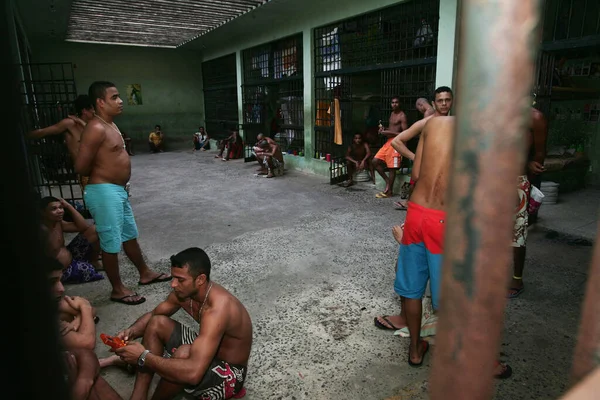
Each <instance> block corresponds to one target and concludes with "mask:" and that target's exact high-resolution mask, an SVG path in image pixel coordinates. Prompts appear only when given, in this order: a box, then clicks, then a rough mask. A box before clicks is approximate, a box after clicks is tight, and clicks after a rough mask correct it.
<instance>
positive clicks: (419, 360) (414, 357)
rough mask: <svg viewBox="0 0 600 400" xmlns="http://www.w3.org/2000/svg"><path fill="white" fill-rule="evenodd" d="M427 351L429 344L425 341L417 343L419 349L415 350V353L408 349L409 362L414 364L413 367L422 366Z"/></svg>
mask: <svg viewBox="0 0 600 400" xmlns="http://www.w3.org/2000/svg"><path fill="white" fill-rule="evenodd" d="M428 349H429V343H427V341H425V340H420V341H419V347H418V348H417V349H416V352H415V351H414V349H411V348H409V350H408V351H409V353H410V354H409V356H408V357H409V360H410V361H411V362H412V363H413V364H414V365H421V364H423V358H424V357H425V353H426V352H427V350H428Z"/></svg>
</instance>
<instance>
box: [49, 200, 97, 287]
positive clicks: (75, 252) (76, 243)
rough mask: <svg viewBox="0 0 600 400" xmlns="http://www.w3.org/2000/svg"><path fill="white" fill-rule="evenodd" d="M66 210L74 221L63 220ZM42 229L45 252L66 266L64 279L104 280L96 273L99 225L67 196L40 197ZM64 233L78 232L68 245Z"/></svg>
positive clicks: (65, 280)
mask: <svg viewBox="0 0 600 400" xmlns="http://www.w3.org/2000/svg"><path fill="white" fill-rule="evenodd" d="M65 210H66V211H67V212H68V213H69V214H70V215H71V218H72V219H73V222H66V221H65V220H64V215H65ZM40 212H41V221H42V225H41V230H42V233H43V236H44V239H45V244H46V254H47V255H48V256H49V257H52V258H55V259H57V260H58V261H59V262H60V263H61V264H62V266H63V269H64V271H63V276H62V282H64V283H84V282H92V281H97V280H100V279H104V276H102V275H101V274H99V273H98V272H96V270H97V269H101V266H100V263H99V262H98V257H99V254H100V242H99V240H98V234H97V233H96V227H95V226H94V225H93V224H90V223H88V222H87V221H86V220H85V218H83V216H82V215H81V214H80V213H79V212H78V211H77V210H76V209H75V207H73V206H72V205H71V204H69V202H67V201H65V200H64V199H57V198H56V197H52V196H47V197H44V198H43V199H41V200H40ZM65 232H70V233H78V235H77V236H75V238H74V239H73V240H72V241H71V242H70V243H69V244H68V245H67V246H65V236H64V233H65Z"/></svg>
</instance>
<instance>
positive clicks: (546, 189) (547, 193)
mask: <svg viewBox="0 0 600 400" xmlns="http://www.w3.org/2000/svg"><path fill="white" fill-rule="evenodd" d="M559 186H560V184H559V183H556V182H549V181H545V182H542V185H541V188H540V190H541V191H542V193H544V204H556V202H557V201H558V188H559Z"/></svg>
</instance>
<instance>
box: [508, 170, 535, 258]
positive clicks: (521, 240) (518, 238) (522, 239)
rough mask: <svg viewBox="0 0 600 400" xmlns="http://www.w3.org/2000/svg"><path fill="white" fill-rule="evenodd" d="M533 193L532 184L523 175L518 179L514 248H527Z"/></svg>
mask: <svg viewBox="0 0 600 400" xmlns="http://www.w3.org/2000/svg"><path fill="white" fill-rule="evenodd" d="M530 193H531V184H530V183H529V179H528V178H527V175H521V176H519V177H518V178H517V198H518V203H517V207H516V208H515V225H514V227H513V240H512V247H525V245H526V244H527V227H528V225H529V221H528V220H529V213H528V212H527V205H528V204H529V194H530Z"/></svg>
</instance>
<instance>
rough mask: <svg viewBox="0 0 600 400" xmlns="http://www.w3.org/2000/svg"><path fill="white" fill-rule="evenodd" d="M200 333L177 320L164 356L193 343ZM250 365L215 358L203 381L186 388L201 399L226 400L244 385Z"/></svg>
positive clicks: (170, 355)
mask: <svg viewBox="0 0 600 400" xmlns="http://www.w3.org/2000/svg"><path fill="white" fill-rule="evenodd" d="M197 336H198V333H197V332H196V331H194V330H192V329H191V328H189V327H187V326H185V325H182V324H181V323H180V322H178V321H175V327H174V328H173V332H172V333H171V337H170V338H169V340H168V341H167V343H166V344H165V353H164V356H165V357H167V358H170V357H172V355H173V352H174V351H175V350H176V349H177V348H178V347H179V346H181V345H183V344H192V343H193V342H194V339H196V337H197ZM247 372H248V367H247V366H245V365H235V364H230V363H228V362H225V361H223V360H219V359H218V358H214V359H213V360H212V362H211V363H210V366H209V367H208V369H207V370H206V373H205V374H204V376H203V377H202V381H200V383H198V384H197V385H192V386H187V387H186V388H185V389H184V390H185V392H186V393H187V394H188V395H189V396H193V397H195V398H197V399H201V400H226V399H231V398H232V397H233V396H235V395H236V394H238V393H239V392H240V391H241V390H242V389H243V387H244V382H245V380H246V373H247Z"/></svg>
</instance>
